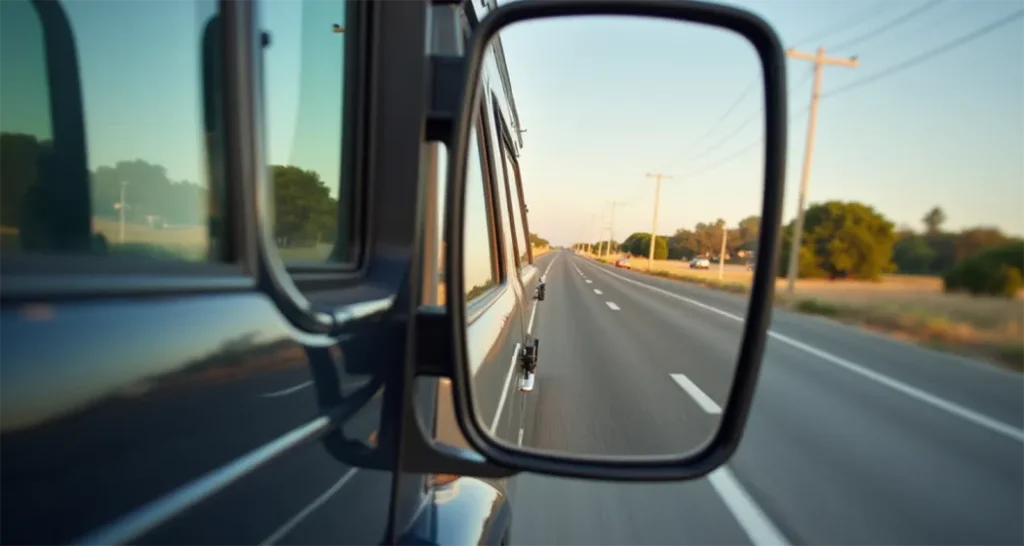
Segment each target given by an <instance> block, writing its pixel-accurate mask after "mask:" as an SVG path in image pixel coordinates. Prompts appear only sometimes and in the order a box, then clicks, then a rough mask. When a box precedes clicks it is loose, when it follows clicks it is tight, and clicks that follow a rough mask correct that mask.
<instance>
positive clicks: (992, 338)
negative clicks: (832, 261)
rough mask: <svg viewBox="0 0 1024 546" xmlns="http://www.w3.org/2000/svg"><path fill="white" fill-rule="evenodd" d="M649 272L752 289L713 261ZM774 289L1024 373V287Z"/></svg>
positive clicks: (780, 285) (641, 265)
mask: <svg viewBox="0 0 1024 546" xmlns="http://www.w3.org/2000/svg"><path fill="white" fill-rule="evenodd" d="M604 260H605V261H609V262H610V261H613V260H612V259H611V258H605V259H604ZM633 269H634V270H636V271H638V272H642V273H647V270H646V269H647V261H646V260H643V259H637V260H633ZM650 274H653V275H657V276H660V277H666V278H671V279H675V280H680V281H685V282H691V283H697V284H702V285H705V286H708V287H711V288H715V289H718V290H725V291H729V292H736V293H745V292H747V291H748V290H749V286H750V280H751V277H752V273H751V272H750V271H745V270H743V269H741V268H735V267H734V268H732V269H730V268H729V267H728V266H727V267H726V270H725V271H724V274H723V275H722V279H721V280H718V268H717V267H716V266H715V265H714V264H712V267H711V269H710V270H694V269H689V267H688V266H687V264H686V263H685V262H681V261H675V260H655V261H654V263H653V264H652V268H651V272H650ZM775 290H776V294H775V303H776V305H781V306H784V307H786V308H788V309H791V310H793V311H797V312H801V313H808V314H815V315H821V316H824V317H828V318H830V319H833V320H836V321H839V322H843V323H848V324H854V325H858V326H861V327H864V328H867V329H871V330H876V331H880V332H884V333H887V334H889V335H891V336H893V337H896V338H900V339H906V340H910V341H915V342H918V343H921V344H923V345H927V346H930V347H934V348H938V349H943V350H946V351H950V352H955V353H959V354H964V355H967V356H972V357H976V358H980V359H983V360H986V361H989V362H992V363H995V364H998V365H1000V366H1003V367H1005V368H1008V369H1012V370H1015V371H1018V372H1021V371H1024V293H1020V294H1018V295H1017V298H1016V299H1013V300H1009V299H1003V298H993V297H975V296H970V295H967V294H946V293H944V292H943V291H942V280H941V279H939V278H937V277H927V276H915V275H888V276H886V277H884V278H883V280H882V281H881V282H877V283H873V282H866V281H828V280H822V279H801V280H798V281H797V283H796V287H795V291H794V292H795V293H794V295H792V296H790V295H788V294H787V293H786V280H785V279H778V280H777V281H776V284H775Z"/></svg>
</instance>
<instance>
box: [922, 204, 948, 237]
mask: <svg viewBox="0 0 1024 546" xmlns="http://www.w3.org/2000/svg"><path fill="white" fill-rule="evenodd" d="M921 221H922V222H924V228H925V233H928V234H935V233H939V232H941V231H942V224H944V223H946V213H945V212H943V211H942V209H941V208H939V207H932V210H930V211H928V214H925V215H924V218H922V219H921Z"/></svg>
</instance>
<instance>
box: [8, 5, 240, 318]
mask: <svg viewBox="0 0 1024 546" xmlns="http://www.w3.org/2000/svg"><path fill="white" fill-rule="evenodd" d="M235 4H236V2H233V1H232V0H219V1H218V3H217V6H218V8H217V12H216V14H215V15H214V20H215V21H216V24H217V30H218V31H219V32H220V36H222V39H221V41H220V54H221V63H222V66H223V67H231V66H233V62H234V61H235V60H236V58H237V54H238V52H239V49H240V48H241V47H245V45H244V44H245V40H246V38H245V36H244V35H243V33H244V32H245V30H244V29H240V28H238V27H237V26H236V25H233V24H231V19H232V15H233V13H234V11H233V10H234V9H235ZM32 5H33V6H35V7H37V8H38V7H39V6H40V5H42V6H46V7H47V8H48V9H51V10H53V11H52V12H51V15H52V13H59V14H60V17H61V18H62V19H63V21H61V25H58V26H60V27H62V28H59V29H51V30H55V31H58V32H66V33H68V34H67V35H66V36H52V35H51V36H48V37H47V42H46V47H47V48H48V49H49V48H50V47H55V46H56V47H62V48H64V49H65V51H62V52H61V53H60V54H61V55H64V56H65V58H68V59H73V63H74V69H75V70H73V71H72V72H74V73H73V74H70V76H71V77H74V79H75V80H76V82H75V85H74V86H73V88H77V89H79V92H80V91H81V86H80V82H81V77H80V75H79V72H80V70H81V65H80V63H79V59H78V51H77V47H76V45H77V44H76V43H75V42H74V37H73V33H72V29H71V26H70V21H68V20H67V15H66V13H65V12H64V10H63V6H62V5H61V3H59V2H52V3H51V2H43V3H38V2H32ZM204 31H205V28H204ZM67 48H70V51H68V50H67ZM49 58H50V55H49V52H48V53H47V59H48V61H49ZM48 64H49V63H48ZM49 68H52V67H49V66H48V70H49ZM219 76H220V77H221V78H222V85H220V86H219V91H220V103H221V104H220V106H221V108H223V112H224V114H223V115H224V118H225V119H224V130H225V135H224V136H222V137H221V138H223V139H224V140H225V144H226V145H225V146H224V152H225V158H224V160H225V161H224V163H225V165H227V166H228V167H227V168H228V170H229V174H227V176H225V180H224V185H225V188H224V190H225V199H224V200H225V205H224V209H223V210H222V211H221V212H222V214H223V217H224V218H225V219H226V222H225V229H224V243H225V247H226V249H227V251H226V254H227V256H226V261H220V262H212V261H203V262H188V261H171V260H158V259H152V260H150V259H145V258H142V259H140V258H136V257H132V258H129V257H126V256H125V257H122V256H103V257H98V256H91V255H88V254H81V255H76V254H63V255H61V254H30V253H28V254H22V253H15V254H12V255H5V256H3V257H2V259H0V276H2V277H3V282H2V283H0V299H3V300H4V301H19V300H40V299H51V298H64V297H69V296H70V297H76V298H77V297H86V298H87V297H102V296H109V295H147V294H155V293H159V294H163V293H191V292H209V291H218V292H224V291H244V290H252V289H255V288H256V287H257V279H256V270H257V268H256V256H255V253H254V245H253V241H251V240H250V239H251V236H249V235H247V222H248V218H247V216H248V214H247V210H249V207H248V206H247V204H249V203H251V196H250V193H251V192H249V191H247V188H245V185H244V184H241V183H239V180H241V179H240V178H239V177H237V176H232V174H231V173H230V169H231V166H232V165H233V164H235V163H236V161H237V154H238V150H237V143H235V142H232V141H231V138H232V136H231V133H232V129H235V127H233V126H232V121H233V120H232V119H231V116H232V111H231V109H232V107H233V106H234V105H233V102H232V101H231V100H230V97H231V91H230V89H231V88H232V87H233V85H237V82H236V81H235V77H236V72H235V71H232V70H227V69H224V70H222V71H221V72H220V74H219ZM52 96H53V95H52V93H51V97H52ZM79 101H81V97H80V96H79ZM51 111H52V107H51ZM65 114H67V113H65ZM77 115H78V116H80V117H81V119H82V120H84V117H83V116H84V111H83V110H82V107H81V102H79V109H78V114H77ZM79 123H81V122H79ZM54 138H57V135H56V134H55V136H54ZM82 138H84V134H83V137H82ZM83 146H84V144H83ZM83 149H84V148H83ZM209 182H210V184H211V185H212V184H213V183H214V181H212V180H211V181H209ZM86 191H88V190H86ZM210 191H211V192H213V191H215V188H212V187H211V189H210ZM238 203H241V206H238V205H237V204H238ZM232 204H235V205H232Z"/></svg>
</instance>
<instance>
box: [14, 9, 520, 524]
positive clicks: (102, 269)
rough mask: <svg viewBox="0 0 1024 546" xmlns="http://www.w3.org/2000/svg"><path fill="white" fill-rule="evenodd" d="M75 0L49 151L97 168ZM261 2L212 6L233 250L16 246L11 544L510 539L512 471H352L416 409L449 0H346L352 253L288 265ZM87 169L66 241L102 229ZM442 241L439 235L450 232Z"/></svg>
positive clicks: (434, 406)
mask: <svg viewBox="0 0 1024 546" xmlns="http://www.w3.org/2000/svg"><path fill="white" fill-rule="evenodd" d="M25 3H26V4H27V2H25ZM60 6H61V4H58V3H56V2H53V3H51V2H33V3H32V7H33V9H35V10H37V12H36V13H37V14H38V15H39V16H40V17H41V18H42V19H45V20H46V21H47V22H44V24H43V26H44V27H47V28H46V32H45V34H46V36H45V38H46V46H47V55H48V62H49V63H50V64H49V65H48V71H49V72H50V74H51V80H52V81H59V82H61V83H62V85H61V86H57V85H54V86H53V89H56V90H57V91H55V93H60V95H59V96H53V97H50V102H51V104H53V105H54V114H53V126H54V127H53V134H54V141H55V148H56V150H57V151H58V152H61V153H63V155H61V156H60V159H61V160H62V161H64V162H65V163H64V164H65V166H66V168H67V169H68V171H69V172H71V173H76V172H77V173H82V172H85V169H87V167H86V165H85V164H84V162H85V159H84V151H85V150H84V137H83V135H82V131H83V129H82V126H83V116H82V106H81V99H80V98H76V95H77V94H78V93H77V91H76V90H77V89H78V88H79V83H78V82H77V81H76V80H77V79H78V77H79V76H78V72H77V67H76V63H75V62H74V61H75V58H76V56H75V51H74V48H75V44H74V36H73V34H72V33H71V32H70V29H69V28H68V25H67V21H66V19H65V18H64V17H63V15H62V10H61V7H60ZM255 9H256V3H255V2H232V1H225V2H220V3H217V12H218V14H219V15H218V16H217V17H214V18H211V19H210V21H209V22H208V25H209V26H208V28H207V30H208V32H207V33H205V34H204V46H205V47H206V48H207V51H208V53H210V55H211V57H209V58H207V59H206V61H208V62H205V63H204V64H205V65H206V69H207V70H206V72H205V81H204V104H205V108H206V114H207V120H206V123H207V129H208V131H209V132H210V133H211V134H212V135H213V137H212V138H211V141H212V142H213V144H212V145H209V148H208V149H207V152H208V153H209V155H210V157H211V158H214V159H212V160H211V162H213V163H217V164H218V165H222V166H223V182H224V195H223V196H222V198H223V199H224V201H225V202H227V203H228V205H227V207H226V209H227V210H226V217H224V218H221V219H219V220H218V221H219V222H222V223H223V225H224V231H223V232H224V234H225V235H224V238H223V239H222V240H220V243H219V246H218V248H220V249H222V250H223V252H224V254H225V256H226V257H227V258H226V263H224V264H222V265H206V264H198V265H193V264H177V263H167V262H160V263H152V264H150V263H146V264H141V263H138V262H124V263H122V262H121V261H119V260H117V259H113V258H110V257H107V256H103V257H102V258H100V257H95V258H94V257H92V256H90V255H89V254H88V252H85V253H82V254H81V255H78V256H73V257H69V256H67V255H66V254H59V253H58V252H53V250H54V249H47V248H39V249H37V251H38V252H37V253H36V254H30V253H26V254H24V255H15V256H11V255H5V256H3V262H2V267H3V270H2V275H3V283H2V307H0V332H2V335H3V342H2V344H0V376H2V382H0V403H2V411H0V414H2V436H0V444H2V456H0V484H2V485H0V492H2V499H0V533H2V535H0V542H2V543H5V544H7V543H10V544H57V543H68V542H103V543H109V542H147V543H166V544H185V543H200V542H201V543H220V544H228V543H231V544H234V543H280V542H285V543H288V542H290V543H307V544H308V543H338V544H378V543H417V544H477V543H480V544H498V543H500V542H502V541H505V540H506V539H507V533H508V527H509V523H510V517H511V516H510V512H509V508H508V502H507V492H506V490H505V489H504V486H505V483H504V481H486V480H479V479H475V478H469V477H459V476H450V475H422V474H410V473H405V472H400V471H395V468H397V466H392V467H390V468H378V469H370V468H357V466H358V465H359V463H360V462H361V461H365V460H369V459H370V458H371V455H372V454H374V453H375V452H376V451H378V450H381V449H383V447H381V446H382V445H384V444H387V445H389V446H393V445H394V444H393V443H388V442H381V441H380V440H381V438H382V437H383V438H389V437H393V436H394V431H395V430H396V429H397V427H398V425H397V424H396V423H395V422H394V421H395V420H394V419H390V418H389V417H390V416H393V415H394V412H393V411H392V410H391V409H390V408H389V406H388V404H389V402H388V400H389V399H388V396H387V392H388V388H389V387H387V385H390V383H389V381H390V377H389V375H388V373H387V370H388V368H389V366H393V365H394V364H395V363H396V362H400V361H401V358H402V357H403V355H401V354H395V353H398V352H400V349H399V348H400V347H401V344H400V343H395V340H396V338H395V336H397V335H400V334H399V333H398V331H399V330H400V329H401V328H400V325H401V324H402V323H401V322H400V319H401V317H403V316H407V315H408V309H409V308H410V307H411V306H414V305H416V304H417V302H413V301H410V300H409V296H408V290H407V286H408V284H409V283H410V279H409V278H408V277H407V275H408V271H410V269H411V267H410V265H411V263H412V261H413V260H414V259H415V256H416V255H415V251H416V245H415V244H414V242H415V241H416V240H417V235H416V230H417V229H418V227H419V226H418V222H419V221H421V220H424V215H425V214H429V213H425V212H423V211H424V209H427V210H429V208H430V207H424V205H423V203H430V202H433V200H435V199H436V196H437V193H436V192H437V191H438V188H437V176H438V174H437V173H436V172H434V171H431V169H429V168H427V169H424V168H423V165H422V164H421V163H420V160H421V159H422V158H423V157H424V156H425V157H426V159H423V160H424V161H429V158H430V155H429V154H421V151H422V147H423V138H422V124H421V123H420V122H419V120H422V119H423V117H424V112H423V106H422V104H421V101H416V100H409V96H408V94H409V90H410V89H423V88H425V86H424V85H423V82H424V81H425V80H426V78H427V76H428V74H427V71H426V68H425V66H424V63H423V57H424V51H423V50H422V48H421V47H419V45H420V44H424V43H425V42H426V35H425V33H428V32H432V30H433V27H431V23H428V20H429V19H430V18H428V10H431V9H435V10H437V9H440V10H443V9H445V7H444V6H441V7H431V6H429V5H428V4H427V3H424V2H383V3H373V4H371V3H351V4H350V5H348V7H347V12H346V13H347V17H346V22H347V24H346V28H345V32H346V33H347V35H348V37H349V39H351V40H352V41H351V42H350V43H354V44H358V46H355V47H353V46H349V47H348V49H347V50H346V63H345V65H346V70H347V72H348V74H347V77H346V81H353V82H355V83H354V84H352V86H351V88H352V89H358V91H357V92H352V93H346V98H345V100H346V120H352V121H351V122H348V123H350V124H351V127H348V126H347V127H346V137H345V158H346V163H345V165H344V169H346V172H347V173H348V176H349V177H350V179H351V180H355V181H357V182H356V183H355V184H354V185H353V187H352V188H351V193H350V195H351V198H352V199H354V200H355V201H356V202H357V209H358V210H357V214H356V215H355V219H354V220H353V221H352V225H351V226H349V227H350V229H349V237H348V239H347V240H346V241H345V243H347V244H349V245H350V248H351V249H352V250H351V255H352V256H353V258H352V259H351V260H350V261H349V262H347V263H346V264H345V265H344V266H338V267H329V266H324V267H318V268H310V269H308V270H289V271H285V270H284V268H283V265H282V264H281V262H280V259H279V258H277V257H275V256H273V253H274V250H273V249H272V248H271V247H270V245H267V244H266V240H265V239H263V240H261V239H260V238H258V237H257V236H256V234H259V233H262V230H263V229H264V228H263V227H261V226H262V225H263V223H264V222H265V220H266V218H265V215H266V212H265V211H266V208H265V206H263V205H261V199H265V197H261V196H260V195H261V194H260V193H259V192H260V191H264V190H265V180H263V178H265V173H264V172H263V171H265V170H266V163H265V161H264V160H263V159H262V157H263V151H262V141H263V139H264V136H263V131H264V129H263V127H262V125H261V121H262V114H261V109H262V100H263V98H262V92H261V86H260V85H259V82H260V81H261V66H260V55H259V51H260V48H261V47H262V45H263V44H264V42H265V41H266V40H267V38H268V37H267V36H266V35H264V34H263V33H262V31H261V29H260V25H259V24H258V17H257V16H256V14H255ZM47 18H48V19H47ZM432 24H435V25H436V24H440V23H438V22H437V20H435V22H434V23H432ZM383 28H386V29H387V31H386V32H381V30H380V29H383ZM112 31H113V30H112ZM410 44H413V45H415V46H416V47H411V46H410ZM54 59H58V60H59V61H60V65H59V66H58V65H57V64H54ZM54 78H56V80H54ZM213 82H215V83H213ZM339 100H340V99H339ZM76 102H77V108H76V106H75V104H76ZM93 121H94V122H95V120H93ZM385 148H386V149H387V150H388V153H387V154H383V153H375V151H376V150H383V149H385ZM76 154H77V156H76ZM79 156H83V157H79ZM5 159H6V158H5ZM408 159H411V161H409V160H408ZM221 160H222V161H221ZM67 162H70V163H71V164H70V166H67ZM75 182H76V179H75V177H74V176H72V177H67V176H66V177H64V178H59V179H56V180H55V181H54V180H50V182H48V183H54V184H63V185H64V187H63V188H62V189H65V190H67V191H69V192H72V193H73V194H74V195H75V196H76V197H77V198H78V199H79V200H80V201H81V202H82V203H84V204H86V207H85V210H84V212H83V209H82V208H76V207H75V205H74V203H72V202H69V201H64V202H62V203H61V204H62V205H64V206H67V207H68V210H69V211H70V212H69V215H68V218H67V219H66V220H67V221H64V222H62V223H58V227H61V229H63V230H65V233H64V235H65V237H64V239H63V240H73V239H76V238H77V240H80V241H88V240H89V238H90V228H89V226H88V221H87V220H88V210H87V205H88V202H89V196H88V195H85V194H83V193H82V189H81V187H79V186H75V185H74V183H75ZM77 182H79V183H81V182H82V180H81V179H80V178H79V179H77ZM421 187H422V188H426V189H425V190H419V191H418V188H421ZM52 190H53V188H51V191H52ZM76 192H77V193H76ZM433 214H435V215H436V214H438V212H437V210H434V212H433ZM79 220H81V221H79ZM76 222H77V223H76ZM427 223H428V224H429V223H430V222H427ZM23 231H26V230H23ZM429 231H430V230H428V232H429ZM439 236H440V230H439V229H438V230H436V231H435V232H434V233H428V234H427V238H430V237H433V238H434V246H435V247H437V246H439V245H438V243H437V237H439ZM425 244H426V243H425ZM24 246H25V245H24V244H23V247H24ZM79 246H86V247H87V246H88V243H85V245H79ZM48 251H49V252H48ZM47 254H50V255H47ZM57 254H59V255H57ZM432 274H433V275H435V279H436V272H433V273H432ZM292 282H294V285H292V284H291V283H292ZM429 283H430V280H429V279H425V280H424V284H425V285H426V284H429ZM282 286H283V287H284V288H282ZM432 286H434V287H435V289H436V282H435V283H434V284H433V285H432ZM516 290H517V291H516V292H515V294H516V302H517V303H516V305H519V302H521V298H522V296H521V293H520V292H521V290H522V289H521V288H517V289H516ZM424 297H425V298H429V297H431V296H430V295H425V296H424ZM434 297H436V292H435V293H434ZM307 304H308V305H311V306H312V308H310V307H308V306H307V307H304V306H305V305H307ZM312 309H315V311H312ZM440 383H441V384H440V385H439V381H436V380H432V379H420V380H419V381H418V383H417V385H416V412H417V415H419V418H420V420H421V425H422V426H424V427H425V428H427V430H432V431H434V432H435V436H436V437H438V438H439V439H440V440H442V441H453V442H456V441H457V438H456V437H457V434H455V433H457V430H458V427H457V425H455V424H454V418H453V417H451V416H450V415H449V414H446V408H447V410H448V411H450V403H448V401H447V399H446V398H445V396H446V394H447V391H446V390H445V386H444V385H443V383H444V382H443V381H442V382H440ZM448 396H450V395H448ZM386 455H388V456H390V453H388V454H386ZM393 460H395V461H398V460H399V459H398V457H397V455H395V456H393Z"/></svg>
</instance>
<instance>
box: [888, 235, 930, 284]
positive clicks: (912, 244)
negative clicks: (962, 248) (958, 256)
mask: <svg viewBox="0 0 1024 546" xmlns="http://www.w3.org/2000/svg"><path fill="white" fill-rule="evenodd" d="M935 256H936V252H935V249H933V248H932V247H931V245H929V244H928V240H927V239H926V238H925V237H924V236H922V235H916V234H911V235H904V236H902V237H901V238H900V239H899V240H898V241H896V244H895V245H894V246H893V252H892V261H893V263H894V264H896V268H897V271H899V272H900V273H910V274H917V275H926V274H930V273H932V272H933V271H932V264H933V263H934V262H935Z"/></svg>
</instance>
